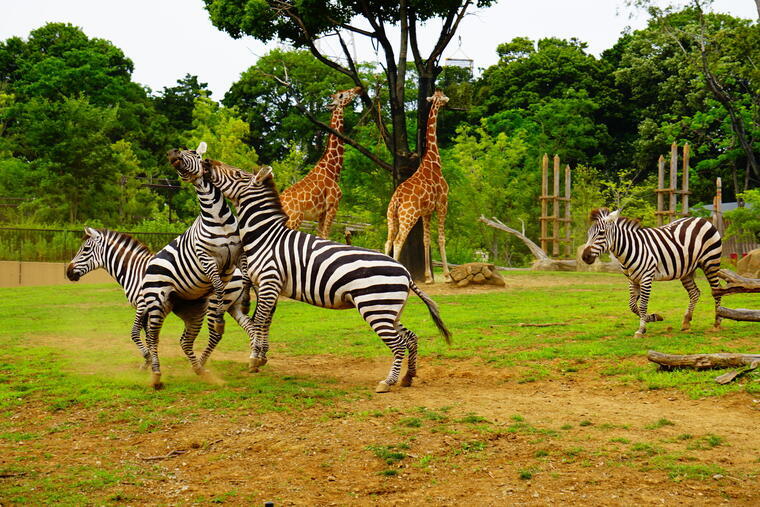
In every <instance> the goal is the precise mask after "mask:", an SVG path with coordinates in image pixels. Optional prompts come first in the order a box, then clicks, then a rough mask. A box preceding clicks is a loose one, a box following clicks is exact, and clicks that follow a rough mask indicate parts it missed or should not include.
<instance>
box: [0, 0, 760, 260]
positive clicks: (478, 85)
mask: <svg viewBox="0 0 760 507" xmlns="http://www.w3.org/2000/svg"><path fill="white" fill-rule="evenodd" d="M449 3H450V4H451V5H449ZM487 3H488V2H486V3H484V5H486V4H487ZM444 4H445V5H444ZM455 4H456V5H458V4H459V2H453V1H452V2H411V3H410V4H409V5H411V6H412V7H413V8H415V9H418V10H417V11H416V15H417V16H418V19H419V20H424V19H428V18H433V17H437V16H441V15H442V13H445V12H448V10H449V9H451V8H452V6H454V5H455ZM207 5H208V8H209V13H210V16H211V18H212V20H213V21H214V23H215V24H217V26H220V27H221V28H223V29H224V30H226V31H228V32H230V33H231V34H233V35H241V34H243V33H255V34H256V35H257V36H258V37H259V38H262V39H267V38H272V37H280V38H284V39H288V40H291V42H293V43H294V45H295V46H296V47H298V46H303V47H304V48H306V49H277V50H273V51H272V52H271V53H269V54H267V55H265V56H264V57H262V58H260V59H259V60H258V61H257V62H254V64H253V65H252V66H251V67H250V68H249V69H248V70H247V71H246V72H244V73H243V74H242V76H241V77H240V79H239V80H238V81H237V82H236V83H234V84H233V85H232V86H231V88H230V90H229V91H228V92H227V94H226V95H225V96H224V99H223V100H222V101H221V103H218V102H216V101H214V100H212V99H211V98H210V97H209V91H208V89H207V86H206V84H205V83H201V82H199V80H198V78H197V77H196V76H192V75H185V76H184V77H179V78H178V80H177V84H176V86H172V87H167V88H164V89H163V90H161V91H152V90H150V89H148V88H146V87H144V86H142V85H140V84H138V83H135V82H133V81H132V78H131V74H132V68H133V66H132V62H131V61H130V60H129V58H128V56H127V55H124V53H123V52H122V51H121V50H120V49H119V48H117V47H115V46H114V45H113V44H111V43H110V42H108V41H106V40H102V39H96V38H90V37H88V36H87V34H85V33H84V32H83V31H82V30H81V29H79V28H77V27H74V26H71V25H68V24H62V23H49V24H46V25H44V26H42V27H40V28H38V29H36V30H34V31H33V32H31V33H30V34H29V36H28V37H27V38H26V39H22V38H18V37H13V38H10V39H8V40H5V41H1V42H0V204H3V205H4V206H3V207H0V219H2V221H3V222H5V223H6V224H20V223H26V224H30V223H35V224H50V225H61V226H63V225H70V224H81V223H93V224H97V225H104V226H110V227H114V228H121V229H133V230H134V229H139V228H144V229H146V230H160V229H162V227H163V226H162V225H160V224H167V223H168V222H172V221H177V220H179V221H180V223H183V222H184V223H186V222H187V221H189V220H191V219H192V218H193V217H194V215H195V214H196V213H197V207H196V203H195V198H194V195H193V194H192V193H191V192H190V191H189V189H187V188H185V187H186V186H185V187H183V186H182V185H181V184H180V182H178V181H177V178H176V175H175V174H174V171H173V170H172V169H171V167H169V166H168V164H166V162H165V156H164V153H165V152H166V150H167V149H169V148H173V147H177V146H191V147H192V146H194V145H197V143H198V142H199V141H201V140H204V141H206V142H207V143H208V144H209V156H211V157H213V158H218V159H220V160H224V161H225V162H227V163H230V164H233V165H238V166H240V167H243V168H245V169H250V168H251V167H253V166H254V165H256V164H258V163H268V164H271V165H273V166H274V168H275V173H276V176H277V182H278V185H279V186H280V187H285V186H288V185H290V184H292V183H293V182H294V181H295V180H296V179H297V178H299V177H300V176H301V175H302V174H304V173H305V172H306V171H308V170H309V169H310V168H311V167H312V166H313V164H314V162H315V161H316V160H317V159H318V158H319V156H320V154H321V152H322V150H323V147H324V142H325V139H326V136H325V133H324V132H323V131H322V130H320V129H318V128H317V127H315V125H314V123H313V122H312V121H311V120H310V119H309V118H308V117H307V114H305V112H306V113H308V115H311V116H312V117H313V118H314V119H316V120H319V121H322V122H325V123H326V122H328V119H329V115H330V112H329V110H328V109H327V108H326V105H327V103H328V101H329V95H330V94H331V93H334V92H335V91H337V90H340V89H346V88H349V87H352V86H354V84H355V81H354V80H353V78H352V77H351V76H350V75H347V74H346V73H344V72H340V70H339V69H336V68H334V67H330V66H328V65H325V64H324V62H322V61H320V60H319V58H317V57H316V56H315V55H314V54H313V52H312V51H309V50H308V45H309V42H308V41H307V40H301V39H299V37H301V36H302V33H300V32H299V33H296V32H293V31H289V30H292V26H291V24H290V23H286V22H284V21H283V19H282V18H279V17H276V16H275V17H271V19H269V18H268V17H267V16H268V14H267V13H268V12H270V11H268V10H267V9H268V7H267V2H263V1H261V2H250V1H243V0H224V1H222V0H216V1H213V2H212V1H207ZM256 5H258V6H260V7H261V12H258V11H255V12H254V11H252V10H251V9H252V6H256ZM315 5H316V4H315ZM320 5H322V4H321V3H320ZM324 5H325V6H327V7H328V8H325V10H324V12H322V14H321V15H314V16H312V17H309V18H308V22H309V23H310V25H309V26H310V27H311V28H312V29H313V30H315V33H326V32H327V31H329V28H330V24H331V23H334V22H335V21H336V20H338V21H341V20H342V21H343V22H345V23H348V22H349V21H350V19H351V17H350V16H351V15H352V13H353V9H354V7H351V6H353V5H354V4H353V3H350V4H345V3H336V2H325V3H324ZM358 5H359V4H357V6H358ZM362 5H369V6H370V7H371V8H372V9H375V14H377V17H378V19H381V18H382V19H385V20H386V21H387V22H392V21H393V20H394V19H397V16H398V12H397V10H396V9H397V8H398V7H397V6H398V3H394V2H369V3H363V4H362ZM244 7H245V8H244ZM355 8H357V9H358V8H359V7H355ZM309 12H316V11H309ZM299 41H300V42H299ZM494 51H496V52H497V54H498V56H499V61H498V63H497V64H495V65H493V66H491V67H489V68H488V69H485V70H484V71H483V72H482V74H481V75H480V76H479V77H474V76H472V75H471V73H470V72H469V71H468V70H467V69H459V68H452V67H448V68H444V69H441V70H439V71H437V73H436V76H437V85H438V86H440V87H442V88H443V89H444V92H445V93H446V94H447V95H448V96H449V97H450V98H451V101H450V102H449V105H448V107H447V108H446V109H444V110H442V112H441V114H440V116H439V139H440V142H439V144H440V146H441V150H442V158H443V165H444V174H445V176H446V178H447V179H448V181H449V184H450V186H451V191H450V196H449V200H450V205H449V208H450V210H449V216H448V221H447V231H448V233H447V240H448V245H449V249H450V251H449V260H450V261H452V262H463V261H469V260H474V256H475V252H476V251H478V250H484V251H487V252H489V253H490V255H491V258H492V259H493V260H495V261H496V262H497V263H500V264H507V263H511V264H521V263H524V262H526V261H527V259H528V258H527V252H526V251H525V250H524V248H523V247H522V245H520V244H516V243H514V240H513V239H512V238H509V237H506V236H505V235H504V234H503V233H499V232H496V231H494V230H491V229H488V228H487V227H485V226H483V225H482V224H480V223H479V222H478V221H477V218H478V217H479V216H480V215H481V214H483V215H485V216H487V217H491V216H496V217H498V218H500V219H501V220H503V221H505V222H506V223H508V224H509V225H511V226H513V227H515V228H517V229H520V228H522V227H524V229H525V232H526V234H527V235H528V236H530V237H532V238H534V239H535V238H537V236H538V211H539V204H538V199H537V197H538V194H539V191H540V181H539V179H540V172H539V167H540V166H539V161H540V158H541V156H542V155H543V154H544V153H548V154H550V155H553V154H558V155H559V156H560V157H561V160H562V164H563V167H564V165H565V164H570V165H571V166H572V167H573V168H574V173H573V179H574V189H573V195H574V201H573V203H574V208H573V238H574V240H575V244H576V246H577V245H578V244H580V243H581V242H583V241H584V239H585V238H584V232H585V231H584V229H585V217H586V216H587V213H588V210H589V209H590V208H592V207H595V206H601V205H613V206H618V205H623V206H624V209H625V211H624V213H625V214H628V215H632V216H637V217H640V218H643V219H644V220H645V222H649V223H651V222H652V220H653V202H654V196H655V194H654V192H652V190H653V188H654V177H655V175H656V160H657V157H658V156H659V155H660V154H665V153H666V152H667V151H668V148H669V146H670V144H671V143H672V142H673V141H676V142H678V143H679V144H683V143H684V142H689V143H690V144H691V146H692V153H693V155H692V160H693V162H692V164H691V165H692V167H691V171H690V177H691V182H692V197H691V202H692V203H696V202H704V203H710V202H712V195H713V192H714V180H715V178H716V177H722V178H723V181H724V183H723V188H724V200H727V201H730V200H734V199H735V198H736V197H737V196H739V197H742V196H743V197H744V199H745V200H746V201H747V202H748V203H750V204H751V205H753V207H752V208H748V210H749V209H751V210H754V209H755V207H757V206H758V204H757V202H758V199H757V196H756V194H757V190H753V188H755V187H757V186H758V184H759V183H760V174H758V172H757V171H756V169H755V168H754V166H753V165H752V160H751V157H750V156H748V151H747V149H746V144H747V143H749V145H750V147H751V149H752V150H753V151H754V152H756V151H757V149H758V147H760V101H758V97H760V73H759V72H758V70H757V67H756V62H757V61H759V60H760V30H759V29H758V25H757V23H756V22H755V23H753V22H750V21H747V20H742V19H737V18H734V17H731V16H728V15H722V14H721V15H718V14H703V13H701V12H700V11H698V10H695V9H690V8H687V9H683V10H681V11H678V12H669V13H661V15H659V16H655V17H653V18H652V21H651V22H650V23H649V26H647V27H646V28H644V29H642V30H638V31H633V32H630V33H624V34H623V35H622V36H621V37H620V39H619V40H618V41H617V43H616V44H615V45H614V46H613V47H612V48H610V49H608V50H607V51H605V52H604V53H603V54H602V55H601V56H600V57H598V58H597V57H595V56H593V55H591V54H589V53H588V52H587V49H586V45H585V43H584V42H583V41H581V40H578V39H570V40H562V39H557V38H546V39H541V40H538V41H533V40H530V39H527V38H525V37H516V38H514V39H512V40H511V41H506V42H504V43H502V44H500V45H499V46H498V47H496V48H494ZM410 66H411V64H410ZM356 72H357V74H356V75H358V76H361V80H362V82H363V83H365V84H368V85H369V86H368V87H367V88H369V89H367V90H365V91H366V92H367V94H368V98H369V99H370V101H369V103H367V102H366V101H365V100H360V101H357V103H356V104H355V106H356V107H355V109H352V110H350V111H346V132H347V133H348V134H349V135H350V136H351V138H352V139H353V140H355V141H356V142H357V143H359V144H361V146H362V147H363V148H364V149H365V150H366V152H367V153H370V154H373V155H374V156H376V157H377V159H380V160H392V159H393V155H392V154H391V153H390V152H389V148H388V146H389V145H388V143H387V139H386V138H384V137H383V133H382V132H380V130H379V129H381V128H388V129H393V128H395V126H394V125H392V123H393V122H394V121H395V120H393V119H392V118H391V117H390V116H388V117H386V118H385V120H384V121H386V122H387V123H386V124H385V126H384V127H383V124H382V122H381V123H378V121H377V116H376V115H375V114H374V111H376V110H377V108H378V107H380V108H381V109H382V108H383V107H385V104H387V103H389V102H392V96H393V93H395V92H394V91H389V90H388V89H387V88H386V85H387V83H385V80H386V79H387V76H386V74H384V72H383V69H380V68H377V67H373V66H372V65H369V64H359V63H358V62H357V67H356ZM425 72H427V71H426V68H425V67H424V66H419V65H418V66H417V67H414V66H411V68H410V69H409V76H410V79H408V80H407V81H405V85H406V87H407V88H408V90H406V92H405V93H402V94H401V95H400V96H401V97H406V99H405V100H406V102H405V105H404V108H403V111H404V116H403V119H404V122H405V126H406V129H408V130H409V132H414V131H415V130H416V128H417V124H418V121H419V120H418V118H419V116H418V111H417V105H418V102H417V100H416V95H417V85H418V83H419V82H420V81H419V79H420V77H421V76H422V74H424V73H425ZM421 73H422V74H421ZM283 76H287V82H285V81H284V80H283V79H282V78H283ZM709 79H714V80H715V81H716V82H718V83H719V84H720V86H721V87H722V90H724V91H725V94H726V96H727V97H728V98H729V99H730V101H729V102H726V101H725V100H723V98H721V97H720V96H717V95H716V94H715V93H713V92H712V91H711V88H710V86H708V85H709V83H708V81H709ZM296 106H298V107H296ZM299 108H300V109H299ZM737 117H738V119H739V120H741V124H742V125H743V128H744V129H745V133H744V134H745V137H746V140H747V143H745V144H744V145H742V143H741V142H740V137H739V136H737V131H736V125H737V122H736V118H737ZM409 142H410V146H411V148H410V149H411V150H414V149H416V148H415V142H416V141H415V139H413V138H410V139H409ZM367 153H360V152H359V151H357V150H356V149H353V148H351V147H350V146H349V147H347V149H346V156H345V167H344V170H343V172H342V174H341V185H342V188H343V191H344V199H343V201H342V204H341V211H340V214H339V221H340V220H341V217H342V219H343V221H346V222H351V223H365V224H368V225H369V226H368V227H367V228H366V229H365V230H364V232H363V233H361V234H358V235H355V238H354V242H355V243H359V244H363V245H366V246H369V247H372V248H380V247H381V245H382V243H383V242H384V235H385V207H386V206H387V203H388V200H389V198H390V195H391V193H392V191H393V181H394V180H393V178H392V177H391V175H390V174H389V173H388V171H387V167H386V168H385V169H381V168H379V167H378V166H377V165H376V164H375V163H374V162H373V161H372V160H370V159H369V158H367ZM756 214H757V213H756V211H740V212H738V213H737V214H736V216H735V220H736V222H737V223H740V224H741V227H742V228H743V229H742V230H744V231H747V230H749V232H750V234H752V233H756V232H757V231H755V230H754V229H753V227H756V228H757V229H758V231H760V226H758V225H757V224H758V221H757V219H756ZM169 229H172V227H169ZM164 230H166V228H164ZM342 233H343V231H342V230H340V228H339V227H335V228H334V234H335V235H336V237H342Z"/></svg>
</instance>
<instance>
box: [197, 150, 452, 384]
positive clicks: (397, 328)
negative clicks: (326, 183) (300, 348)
mask: <svg viewBox="0 0 760 507" xmlns="http://www.w3.org/2000/svg"><path fill="white" fill-rule="evenodd" d="M182 160H192V159H189V158H187V157H185V158H183V159H182ZM193 163H195V162H194V161H193ZM203 169H204V170H205V172H207V173H208V174H209V177H210V180H211V182H212V183H213V184H214V185H216V186H217V187H219V189H221V191H222V192H223V193H224V195H225V196H226V197H228V198H229V199H230V200H231V201H232V202H233V203H234V204H235V207H236V209H237V211H238V220H239V227H240V234H241V237H242V239H243V248H244V250H245V255H246V258H247V262H248V276H249V277H250V279H251V282H252V283H253V284H254V285H256V286H258V291H257V296H258V298H257V302H256V310H255V311H254V316H253V321H254V328H255V332H256V339H255V340H254V341H253V342H252V344H251V345H252V350H251V360H250V368H251V369H252V370H253V371H255V370H256V369H258V367H259V366H261V365H263V364H265V363H266V361H267V357H266V354H267V350H268V348H269V342H268V334H269V326H270V324H271V321H272V315H273V313H274V311H275V308H276V305H277V298H278V297H279V296H280V295H283V296H286V297H289V298H291V299H296V300H299V301H303V302H306V303H309V304H312V305H315V306H321V307H323V308H333V309H344V308H352V307H355V308H356V309H357V310H358V311H359V313H360V314H361V316H362V317H363V318H364V320H365V321H366V322H367V323H368V324H369V325H370V326H371V327H372V329H373V330H374V331H375V333H377V334H378V336H380V338H381V339H382V340H383V342H384V343H385V344H386V345H387V346H388V347H389V348H390V349H391V351H392V352H393V365H392V367H391V370H390V372H389V373H388V375H387V377H386V378H385V379H384V380H382V381H381V382H380V383H379V384H378V385H377V387H376V389H375V391H376V392H388V391H389V390H390V386H392V385H393V384H395V383H396V382H397V381H398V378H399V374H400V370H401V363H402V361H403V358H404V355H405V353H406V352H407V351H408V352H409V356H408V360H407V372H406V374H405V375H404V377H403V378H402V380H401V385H402V386H410V385H411V384H412V379H413V378H414V377H415V376H416V374H417V335H416V334H414V333H413V332H412V331H410V330H409V329H407V328H405V327H404V326H403V325H402V324H401V323H400V322H399V317H400V315H401V312H402V310H403V309H404V305H406V302H407V298H408V296H409V291H410V289H411V290H412V291H414V293H415V294H417V295H418V296H419V297H420V298H421V299H422V301H423V302H424V303H425V305H427V307H428V310H429V312H430V315H431V316H432V318H433V322H434V323H435V325H436V327H437V328H438V330H439V331H440V333H441V334H442V335H443V337H444V338H445V339H446V341H447V342H449V341H450V336H451V335H450V333H449V330H448V329H447V328H446V326H445V324H444V323H443V321H442V320H441V317H440V314H439V312H438V307H437V305H436V304H435V303H434V302H433V301H432V300H431V299H430V298H429V297H428V296H427V295H425V294H424V293H423V292H422V291H421V290H420V289H419V288H418V287H417V285H416V284H415V283H414V282H413V281H412V278H411V276H410V274H409V272H408V271H407V270H406V268H404V266H402V265H401V264H399V263H398V262H397V261H395V260H394V259H392V258H391V257H388V256H387V255H383V254H381V253H378V252H375V251H372V250H366V249H363V248H357V247H354V246H349V245H343V244H340V243H335V242H333V241H329V240H325V239H320V238H318V237H316V236H312V235H310V234H306V233H303V232H300V231H295V230H291V229H288V228H287V227H286V226H285V223H286V222H287V220H288V216H287V215H286V214H285V213H284V211H283V209H282V205H281V204H280V199H279V196H278V194H277V190H276V189H275V186H274V181H273V178H272V169H271V168H269V167H264V168H262V169H260V170H259V171H258V172H257V173H256V174H255V175H254V174H250V173H246V172H243V171H241V170H239V169H236V168H234V167H231V166H226V165H224V164H221V163H219V162H213V161H210V160H205V161H204V162H203Z"/></svg>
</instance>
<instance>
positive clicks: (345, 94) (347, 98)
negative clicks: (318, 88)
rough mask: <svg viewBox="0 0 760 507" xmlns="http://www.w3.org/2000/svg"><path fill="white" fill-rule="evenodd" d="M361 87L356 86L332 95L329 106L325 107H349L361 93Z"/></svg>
mask: <svg viewBox="0 0 760 507" xmlns="http://www.w3.org/2000/svg"><path fill="white" fill-rule="evenodd" d="M361 91H362V87H361V86H357V87H355V88H350V89H348V90H342V91H339V92H337V93H333V94H332V95H331V97H332V102H331V103H330V105H329V106H327V107H328V108H329V109H343V108H344V107H346V106H347V105H349V104H350V103H351V102H352V101H353V100H354V99H355V98H356V96H357V95H359V93H361Z"/></svg>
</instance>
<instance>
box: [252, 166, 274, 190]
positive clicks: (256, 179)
mask: <svg viewBox="0 0 760 507" xmlns="http://www.w3.org/2000/svg"><path fill="white" fill-rule="evenodd" d="M271 174H272V168H271V167H269V166H268V165H265V166H262V167H261V168H260V169H259V171H258V172H257V173H256V174H255V175H254V176H253V178H252V179H251V183H250V185H258V184H260V183H262V182H263V181H264V180H266V179H267V178H268V177H269V176H271ZM250 185H249V186H250Z"/></svg>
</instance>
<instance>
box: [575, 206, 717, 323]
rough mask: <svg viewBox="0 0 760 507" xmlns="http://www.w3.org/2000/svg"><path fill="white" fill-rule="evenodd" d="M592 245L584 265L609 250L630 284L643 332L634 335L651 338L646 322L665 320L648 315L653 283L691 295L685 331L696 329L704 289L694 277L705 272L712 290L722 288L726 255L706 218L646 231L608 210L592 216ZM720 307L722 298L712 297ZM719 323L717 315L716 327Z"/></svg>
mask: <svg viewBox="0 0 760 507" xmlns="http://www.w3.org/2000/svg"><path fill="white" fill-rule="evenodd" d="M591 221H592V224H591V227H590V228H589V230H588V241H587V242H586V245H585V248H584V249H583V260H584V261H585V262H586V263H588V264H592V263H593V262H594V261H595V260H596V258H597V257H598V256H599V255H600V254H602V253H603V252H605V251H607V250H609V251H610V253H612V254H613V255H614V256H615V257H616V258H617V259H618V260H619V261H620V264H621V265H622V268H623V272H624V273H625V275H626V276H627V277H628V280H629V282H630V302H629V307H630V309H631V311H632V312H633V313H635V314H636V315H638V316H639V319H640V323H639V329H638V331H636V334H635V335H634V336H636V337H641V336H643V334H644V333H646V323H647V322H653V321H659V320H662V317H661V316H660V315H658V314H656V313H651V314H647V305H648V303H649V293H650V290H651V286H652V281H654V280H681V283H682V284H683V286H684V288H685V289H686V291H687V292H688V294H689V307H688V308H687V310H686V313H685V315H684V318H683V324H682V326H681V328H682V330H684V331H686V330H688V329H689V328H690V327H691V318H692V314H693V313H694V306H695V305H696V304H697V300H698V299H699V294H700V293H699V289H698V288H697V284H696V283H695V282H694V272H695V271H696V269H697V268H700V269H702V271H703V272H704V273H705V276H706V277H707V281H708V282H709V283H710V287H712V288H714V289H715V288H719V287H720V284H719V282H718V271H719V270H720V258H721V254H722V248H721V238H720V233H719V232H718V230H717V229H716V228H715V227H714V226H713V225H712V224H711V223H710V222H708V221H707V220H705V219H703V218H691V217H690V218H681V219H679V220H675V221H673V222H671V223H670V224H668V225H665V226H662V227H656V228H650V227H642V226H641V224H639V222H638V221H636V220H631V219H628V218H625V217H620V216H619V212H618V211H613V212H611V213H610V211H609V210H608V209H606V208H601V209H597V210H594V211H592V212H591ZM713 298H714V299H715V308H716V309H717V307H718V306H720V299H721V298H720V296H713ZM719 325H720V318H719V317H718V316H717V314H716V316H715V326H716V327H717V326H719Z"/></svg>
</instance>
